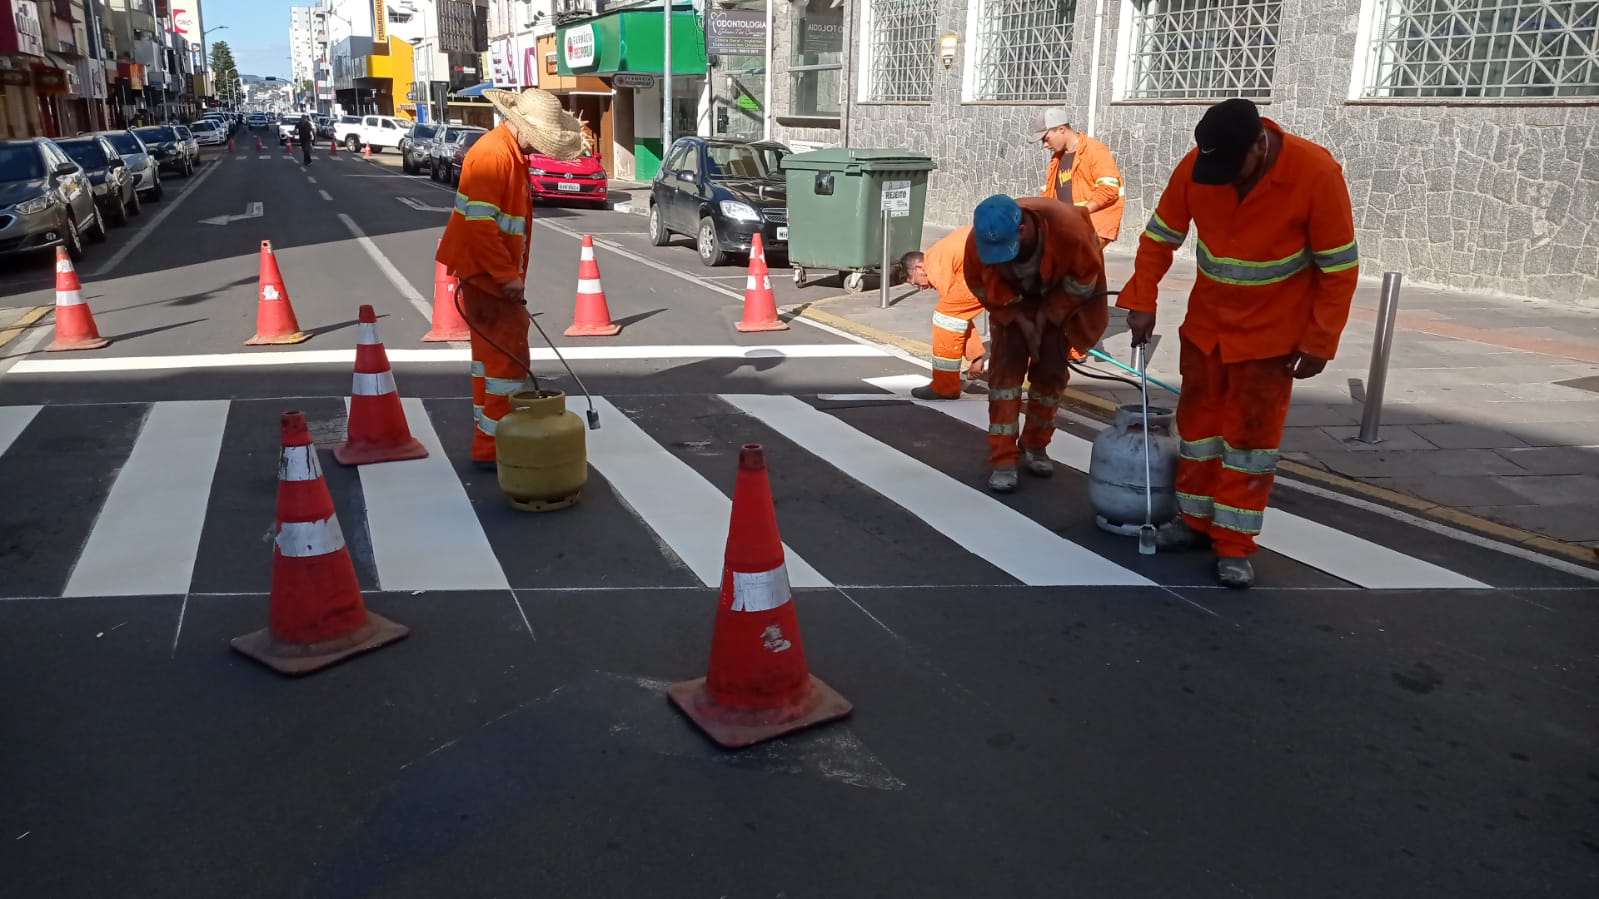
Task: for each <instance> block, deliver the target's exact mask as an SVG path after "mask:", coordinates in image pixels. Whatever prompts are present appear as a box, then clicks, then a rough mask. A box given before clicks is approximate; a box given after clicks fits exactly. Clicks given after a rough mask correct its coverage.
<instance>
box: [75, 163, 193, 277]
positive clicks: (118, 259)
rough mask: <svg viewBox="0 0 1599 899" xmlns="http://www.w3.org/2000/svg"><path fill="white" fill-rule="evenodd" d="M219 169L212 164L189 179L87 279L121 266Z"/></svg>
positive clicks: (102, 274) (101, 275)
mask: <svg viewBox="0 0 1599 899" xmlns="http://www.w3.org/2000/svg"><path fill="white" fill-rule="evenodd" d="M219 168H220V167H219V166H217V165H214V164H213V165H209V166H206V169H205V171H203V172H201V173H200V174H199V175H198V176H197V177H194V178H190V179H189V183H188V185H187V186H186V187H184V188H183V190H182V191H181V192H179V194H178V195H177V196H175V197H173V198H172V202H171V203H169V204H167V207H166V208H165V209H163V210H161V211H160V212H158V213H156V214H155V217H153V218H151V219H150V220H149V221H147V222H145V223H144V226H143V227H141V228H140V229H139V230H138V231H137V232H136V233H135V234H134V235H133V236H132V237H131V238H129V239H128V242H127V243H125V244H123V245H122V247H121V249H118V250H117V251H116V252H115V253H113V254H112V255H111V258H110V259H107V260H106V261H105V263H104V264H103V265H101V266H100V267H99V268H97V269H95V270H94V271H92V272H90V273H89V277H91V278H103V277H105V274H106V272H109V271H111V270H113V269H115V268H116V267H117V266H119V265H121V264H122V260H124V259H126V258H128V256H129V254H131V253H132V252H133V251H134V250H136V249H138V248H139V244H142V243H144V239H145V238H146V237H149V236H150V235H151V234H153V233H154V232H155V230H156V229H157V228H160V227H161V223H162V222H164V221H166V220H167V216H169V215H171V214H172V213H174V212H177V211H178V207H179V206H182V205H183V201H184V200H187V199H188V198H189V195H190V194H193V193H194V192H195V191H196V190H198V189H199V187H200V185H202V184H204V183H205V179H207V178H209V177H211V175H212V173H214V172H216V171H217V170H218V169H219Z"/></svg>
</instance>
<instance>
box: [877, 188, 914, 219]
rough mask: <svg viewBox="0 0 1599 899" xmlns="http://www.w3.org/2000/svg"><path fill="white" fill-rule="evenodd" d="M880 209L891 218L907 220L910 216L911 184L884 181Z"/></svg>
mask: <svg viewBox="0 0 1599 899" xmlns="http://www.w3.org/2000/svg"><path fill="white" fill-rule="evenodd" d="M880 208H881V209H882V210H883V211H884V212H887V213H888V214H889V215H890V216H891V217H893V218H897V219H898V218H908V217H909V216H910V214H911V183H910V182H909V181H884V182H883V205H882V206H881V207H880Z"/></svg>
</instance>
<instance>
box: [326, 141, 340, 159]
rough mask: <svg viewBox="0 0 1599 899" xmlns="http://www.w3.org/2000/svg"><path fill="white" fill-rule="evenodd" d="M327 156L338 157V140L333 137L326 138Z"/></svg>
mask: <svg viewBox="0 0 1599 899" xmlns="http://www.w3.org/2000/svg"><path fill="white" fill-rule="evenodd" d="M328 155H329V156H337V155H339V140H338V138H335V137H330V138H328Z"/></svg>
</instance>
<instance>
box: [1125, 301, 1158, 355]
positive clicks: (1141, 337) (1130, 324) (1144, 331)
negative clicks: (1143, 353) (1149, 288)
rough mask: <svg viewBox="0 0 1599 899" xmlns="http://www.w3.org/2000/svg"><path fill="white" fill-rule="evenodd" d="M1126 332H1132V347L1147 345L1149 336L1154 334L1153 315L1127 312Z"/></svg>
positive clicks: (1132, 311) (1132, 310)
mask: <svg viewBox="0 0 1599 899" xmlns="http://www.w3.org/2000/svg"><path fill="white" fill-rule="evenodd" d="M1127 330H1128V331H1130V332H1132V336H1133V346H1142V345H1143V344H1146V343H1148V342H1149V338H1150V336H1151V335H1153V334H1154V333H1155V313H1153V312H1139V311H1138V310H1136V309H1129V310H1127Z"/></svg>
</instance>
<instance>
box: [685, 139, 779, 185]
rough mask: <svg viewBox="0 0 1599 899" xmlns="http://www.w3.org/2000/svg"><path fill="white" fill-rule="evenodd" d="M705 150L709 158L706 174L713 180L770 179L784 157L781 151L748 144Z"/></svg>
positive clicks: (719, 146)
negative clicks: (718, 178)
mask: <svg viewBox="0 0 1599 899" xmlns="http://www.w3.org/2000/svg"><path fill="white" fill-rule="evenodd" d="M705 149H706V155H708V156H709V157H710V158H711V160H710V167H709V168H708V169H707V172H706V174H708V175H710V176H711V177H713V178H717V177H720V178H770V177H772V176H773V175H775V174H777V171H778V163H779V162H781V161H782V159H783V156H784V153H783V152H782V151H781V150H777V149H775V148H772V147H752V146H749V145H748V144H711V145H710V146H708V147H706V148H705Z"/></svg>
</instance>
